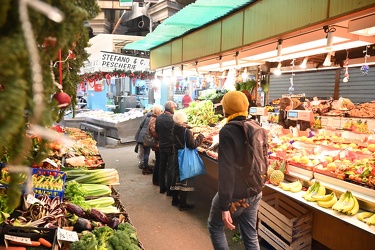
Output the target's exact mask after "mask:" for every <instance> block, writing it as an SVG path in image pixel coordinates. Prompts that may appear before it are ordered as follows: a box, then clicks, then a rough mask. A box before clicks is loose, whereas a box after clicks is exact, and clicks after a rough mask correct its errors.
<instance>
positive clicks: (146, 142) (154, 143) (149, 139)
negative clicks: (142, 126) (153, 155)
mask: <svg viewBox="0 0 375 250" xmlns="http://www.w3.org/2000/svg"><path fill="white" fill-rule="evenodd" d="M143 146H146V147H159V141H158V140H157V139H156V138H155V137H153V136H151V135H149V134H146V135H145V137H144V138H143Z"/></svg>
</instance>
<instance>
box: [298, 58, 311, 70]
mask: <svg viewBox="0 0 375 250" xmlns="http://www.w3.org/2000/svg"><path fill="white" fill-rule="evenodd" d="M307 60H309V57H308V56H306V57H305V58H304V59H303V61H302V63H301V64H300V65H299V67H300V68H301V69H306V67H307Z"/></svg>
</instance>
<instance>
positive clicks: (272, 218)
mask: <svg viewBox="0 0 375 250" xmlns="http://www.w3.org/2000/svg"><path fill="white" fill-rule="evenodd" d="M258 219H259V220H258V235H259V236H260V237H261V238H263V239H264V240H266V241H267V242H268V243H269V244H270V245H272V246H273V247H274V248H276V249H304V250H305V249H311V243H312V236H311V234H312V213H311V212H309V211H308V210H307V209H306V208H304V207H303V206H301V205H300V204H298V203H297V202H294V201H293V200H291V199H290V198H288V197H285V196H283V195H282V194H279V193H273V194H271V195H267V196H263V198H262V200H261V201H260V203H259V211H258Z"/></svg>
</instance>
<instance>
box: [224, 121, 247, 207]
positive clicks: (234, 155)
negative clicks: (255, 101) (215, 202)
mask: <svg viewBox="0 0 375 250" xmlns="http://www.w3.org/2000/svg"><path fill="white" fill-rule="evenodd" d="M245 119H246V117H244V116H238V117H236V118H234V119H233V121H236V120H238V121H241V120H245ZM245 141H246V137H245V133H244V131H243V129H242V128H241V127H239V126H237V125H235V124H231V123H230V122H229V123H227V124H225V125H224V127H223V128H222V129H221V130H220V132H219V142H220V143H219V158H218V169H219V181H218V185H219V206H220V209H221V210H222V211H227V210H228V209H229V207H228V206H229V203H230V202H232V199H242V198H246V197H248V194H247V188H248V186H247V184H246V182H245V179H244V178H243V177H242V173H241V167H242V166H244V165H245V164H247V159H246V152H245V150H246V146H245Z"/></svg>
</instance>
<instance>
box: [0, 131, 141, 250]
mask: <svg viewBox="0 0 375 250" xmlns="http://www.w3.org/2000/svg"><path fill="white" fill-rule="evenodd" d="M54 130H56V131H59V132H60V133H62V134H64V135H65V136H66V137H68V139H67V138H65V139H64V140H57V141H55V142H51V143H50V144H49V147H50V151H49V155H48V156H47V158H46V159H45V160H44V161H43V162H42V163H40V164H37V163H34V164H33V166H32V168H30V170H31V172H30V175H28V174H27V173H22V172H16V173H14V172H8V168H7V166H6V164H5V165H4V164H3V166H2V169H1V176H0V183H1V187H0V189H1V190H2V191H4V192H1V194H0V195H1V199H0V205H1V207H2V209H1V212H2V216H1V230H0V245H4V244H5V245H6V246H20V247H21V246H22V247H24V248H23V249H26V247H27V248H29V247H33V249H73V250H74V249H94V248H95V247H101V246H104V244H106V247H107V248H111V249H115V248H116V246H117V247H118V246H120V245H121V246H127V247H131V249H143V246H142V244H141V242H140V241H139V239H138V236H137V232H136V228H135V227H134V226H133V224H132V222H131V221H130V218H129V214H128V213H127V211H126V209H125V207H124V205H123V203H122V202H121V200H120V196H121V195H120V194H119V193H118V191H117V190H116V186H117V185H119V184H120V183H119V175H118V172H117V170H116V169H113V168H105V164H104V162H103V160H102V158H101V156H100V154H99V151H98V148H97V146H96V142H95V140H93V138H92V137H91V135H90V134H89V133H86V132H85V131H82V130H80V129H78V128H64V129H61V128H60V127H55V128H54ZM61 138H63V137H61ZM61 138H60V139H61ZM34 146H35V147H37V146H38V140H37V137H36V140H35V145H34ZM15 176H16V178H17V183H16V185H20V187H22V189H23V193H24V194H23V195H22V197H23V199H22V200H21V202H20V205H19V206H18V207H17V208H16V209H9V207H7V204H8V201H10V198H9V197H8V196H7V193H8V192H7V190H8V188H9V187H10V185H13V184H12V183H11V182H10V180H12V178H15ZM15 201H16V199H12V200H11V202H15ZM20 249H21V248H20Z"/></svg>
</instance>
